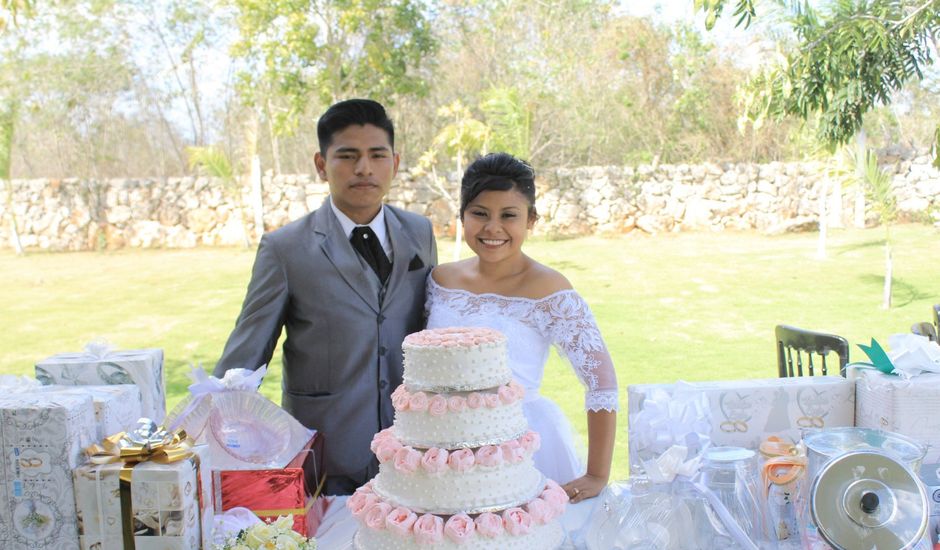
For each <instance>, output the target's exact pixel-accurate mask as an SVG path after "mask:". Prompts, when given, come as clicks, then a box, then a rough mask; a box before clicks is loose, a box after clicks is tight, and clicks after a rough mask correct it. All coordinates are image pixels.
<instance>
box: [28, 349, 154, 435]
mask: <svg viewBox="0 0 940 550" xmlns="http://www.w3.org/2000/svg"><path fill="white" fill-rule="evenodd" d="M36 378H37V379H38V380H39V381H40V382H42V383H43V384H45V385H52V384H60V385H64V386H100V385H114V384H134V385H136V386H137V387H139V388H140V394H141V413H142V415H143V416H145V417H147V418H150V419H152V420H153V421H154V422H157V423H161V422H163V419H164V418H165V417H166V397H165V394H164V386H163V350H162V349H137V350H124V351H112V350H110V348H108V347H107V346H105V345H92V344H89V345H88V346H86V348H85V352H83V353H61V354H58V355H53V356H52V357H49V358H46V359H43V360H42V361H40V362H38V363H36Z"/></svg>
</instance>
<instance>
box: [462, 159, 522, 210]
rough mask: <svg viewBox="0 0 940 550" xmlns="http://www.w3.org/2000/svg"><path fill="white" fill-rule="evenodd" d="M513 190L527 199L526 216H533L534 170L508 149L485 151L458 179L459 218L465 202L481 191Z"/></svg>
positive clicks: (464, 207)
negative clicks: (527, 208)
mask: <svg viewBox="0 0 940 550" xmlns="http://www.w3.org/2000/svg"><path fill="white" fill-rule="evenodd" d="M513 189H515V190H516V191H518V192H520V193H522V196H524V197H525V198H526V200H527V201H528V203H529V219H530V220H537V219H538V217H539V215H538V212H536V210H535V171H534V170H532V167H531V166H529V163H528V162H526V161H524V160H522V159H517V158H516V157H514V156H512V155H510V154H509V153H489V154H487V155H484V156H482V157H479V158H477V159H476V160H475V161H473V163H472V164H470V166H468V167H467V171H466V172H464V173H463V179H462V180H461V181H460V218H461V219H463V214H464V212H465V211H466V210H467V205H469V204H470V201H472V200H473V199H475V198H476V197H477V195H479V194H480V193H482V192H484V191H511V190H513Z"/></svg>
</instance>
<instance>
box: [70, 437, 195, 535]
mask: <svg viewBox="0 0 940 550" xmlns="http://www.w3.org/2000/svg"><path fill="white" fill-rule="evenodd" d="M143 420H145V419H142V423H141V426H140V427H139V428H138V429H137V430H135V431H134V432H130V433H119V434H115V435H114V436H112V437H109V438H106V439H105V442H104V444H103V445H100V446H95V447H96V449H95V454H94V456H92V463H91V464H87V465H85V466H82V467H80V468H77V469H76V470H75V471H74V482H75V502H76V507H77V511H78V523H79V535H80V540H81V546H82V548H83V549H96V548H108V549H112V550H122V549H136V550H189V549H198V548H204V549H208V548H211V537H212V525H213V518H212V500H211V499H212V493H211V492H210V487H211V479H210V477H209V475H208V473H209V458H208V450H207V449H206V447H205V446H193V445H192V440H191V439H189V438H187V437H186V436H185V433H184V432H177V433H167V432H165V431H162V430H160V429H158V428H157V427H156V425H155V424H153V423H152V422H149V421H147V422H143Z"/></svg>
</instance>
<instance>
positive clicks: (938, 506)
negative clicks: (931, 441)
mask: <svg viewBox="0 0 940 550" xmlns="http://www.w3.org/2000/svg"><path fill="white" fill-rule="evenodd" d="M920 480H921V481H923V482H924V486H925V487H926V489H927V497H928V498H929V500H930V518H929V519H928V521H927V535H928V537H929V538H930V542H931V543H933V544H934V545H938V544H940V464H924V465H922V466H921V467H920Z"/></svg>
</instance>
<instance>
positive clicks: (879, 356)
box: [858, 338, 894, 374]
mask: <svg viewBox="0 0 940 550" xmlns="http://www.w3.org/2000/svg"><path fill="white" fill-rule="evenodd" d="M858 347H859V348H861V350H862V351H864V352H865V355H867V356H868V358H869V359H871V365H872V366H873V367H875V368H876V369H878V370H880V371H881V372H883V373H885V374H891V373H893V372H894V365H893V364H892V363H891V359H890V358H888V354H887V353H885V350H884V348H883V347H881V344H879V343H878V340H875V339H874V338H872V339H871V345H870V346H866V345H865V344H859V345H858Z"/></svg>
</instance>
